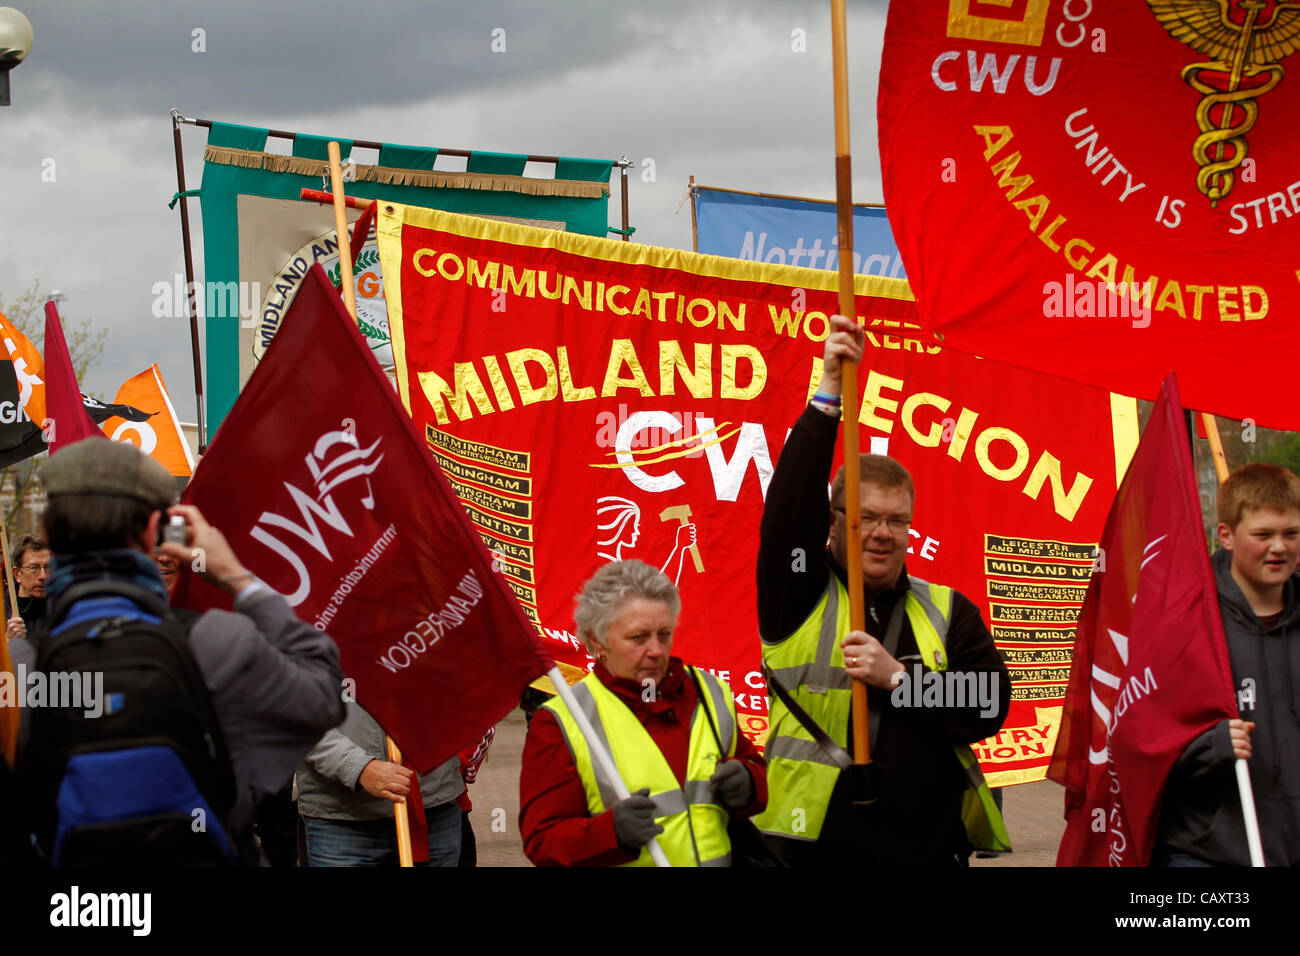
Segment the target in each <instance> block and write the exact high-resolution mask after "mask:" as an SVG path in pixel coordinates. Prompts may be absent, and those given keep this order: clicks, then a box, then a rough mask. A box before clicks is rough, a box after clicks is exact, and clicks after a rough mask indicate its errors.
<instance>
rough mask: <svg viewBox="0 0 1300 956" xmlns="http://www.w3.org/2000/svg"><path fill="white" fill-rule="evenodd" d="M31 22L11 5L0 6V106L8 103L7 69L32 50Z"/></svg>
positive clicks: (11, 67)
mask: <svg viewBox="0 0 1300 956" xmlns="http://www.w3.org/2000/svg"><path fill="white" fill-rule="evenodd" d="M32 39H33V37H32V24H31V21H29V20H28V19H27V18H26V17H25V16H23V15H22V14H21V13H20V12H19V11H17V10H15V9H14V8H13V7H0V106H8V105H9V71H10V70H12V69H13V68H14V67H16V66H17V65H18V64H19V63H21V62H23V60H24V59H26V57H27V54H28V53H31V52H32Z"/></svg>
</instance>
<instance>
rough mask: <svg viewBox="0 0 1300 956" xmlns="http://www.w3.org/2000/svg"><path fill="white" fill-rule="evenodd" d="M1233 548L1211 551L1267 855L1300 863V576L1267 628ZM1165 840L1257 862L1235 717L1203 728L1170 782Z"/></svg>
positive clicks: (1223, 858) (1210, 857) (1207, 854)
mask: <svg viewBox="0 0 1300 956" xmlns="http://www.w3.org/2000/svg"><path fill="white" fill-rule="evenodd" d="M1231 562H1232V553H1231V552H1230V551H1227V550H1220V551H1217V552H1216V553H1215V554H1214V555H1213V556H1212V557H1211V563H1212V565H1213V567H1214V574H1215V578H1216V581H1217V583H1218V590H1219V608H1220V612H1221V613H1222V616H1223V630H1224V633H1225V634H1226V635H1227V639H1228V656H1229V658H1230V659H1231V661H1232V678H1233V682H1234V683H1235V685H1236V688H1235V689H1236V692H1237V697H1238V706H1239V708H1240V710H1241V717H1242V719H1243V720H1246V721H1254V722H1255V730H1254V731H1253V732H1252V733H1251V735H1250V743H1251V757H1250V760H1249V761H1248V764H1247V765H1248V766H1249V768H1250V782H1251V787H1252V788H1253V789H1254V792H1255V808H1256V812H1257V814H1258V817H1259V831H1260V838H1261V840H1262V842H1263V847H1264V862H1265V863H1267V864H1268V865H1269V866H1297V865H1300V695H1298V694H1297V691H1300V577H1297V576H1293V577H1292V578H1291V580H1289V581H1288V582H1287V583H1286V585H1285V589H1284V592H1283V611H1282V616H1281V617H1280V618H1278V620H1277V623H1276V624H1274V625H1273V626H1272V627H1271V628H1269V629H1268V630H1267V631H1265V630H1264V629H1263V627H1262V626H1261V624H1260V621H1259V618H1257V617H1256V616H1255V613H1254V611H1252V610H1251V607H1250V604H1249V603H1248V602H1247V601H1246V596H1245V595H1244V594H1243V593H1242V591H1241V588H1240V587H1239V586H1238V585H1237V582H1236V581H1235V580H1234V579H1233V577H1232V572H1231V566H1232V564H1231ZM1156 848H1157V850H1158V851H1159V850H1161V849H1163V850H1165V851H1173V852H1180V853H1189V854H1191V855H1192V856H1194V857H1197V858H1199V859H1202V860H1205V861H1206V862H1209V863H1216V864H1220V865H1224V866H1249V865H1250V854H1249V851H1248V849H1247V846H1246V827H1245V823H1244V820H1243V818H1242V813H1241V799H1240V797H1239V796H1238V791H1237V778H1236V771H1235V770H1234V759H1233V755H1232V743H1231V740H1230V739H1229V736H1228V722H1227V721H1226V720H1223V721H1220V722H1219V723H1217V724H1215V725H1214V726H1213V727H1211V728H1210V729H1209V730H1207V731H1206V732H1205V733H1203V734H1201V736H1199V737H1197V738H1196V739H1195V740H1194V741H1192V743H1191V744H1190V745H1189V746H1188V747H1187V749H1186V750H1185V751H1184V752H1183V755H1182V757H1180V758H1179V760H1178V763H1177V764H1175V766H1174V769H1173V772H1172V773H1171V774H1170V776H1169V780H1168V783H1167V784H1166V789H1165V797H1164V804H1163V808H1162V811H1161V819H1160V829H1159V832H1158V835H1157V838H1156Z"/></svg>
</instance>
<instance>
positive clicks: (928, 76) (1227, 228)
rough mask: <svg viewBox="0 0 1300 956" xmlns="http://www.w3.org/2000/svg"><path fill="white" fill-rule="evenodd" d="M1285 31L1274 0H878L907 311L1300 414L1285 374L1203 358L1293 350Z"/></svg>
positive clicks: (1207, 405)
mask: <svg viewBox="0 0 1300 956" xmlns="http://www.w3.org/2000/svg"><path fill="white" fill-rule="evenodd" d="M1298 49H1300V10H1297V8H1296V7H1295V5H1294V4H1291V3H1280V2H1277V0H1258V2H1253V0H1252V2H1242V0H1219V2H1218V3H1215V2H1213V0H1211V2H1204V3H1203V2H1183V0H1147V2H1142V0H1122V2H1120V0H1115V2H1110V3H1095V4H1094V3H1074V2H1063V0H1016V2H1009V0H912V2H908V3H894V4H891V5H890V9H889V19H888V22H887V25H886V30H885V44H884V56H883V60H882V63H881V75H880V93H879V129H880V156H881V166H882V171H883V176H884V193H885V204H886V206H887V207H888V208H889V213H890V223H891V224H892V225H893V229H894V236H895V238H896V239H897V241H898V246H899V250H900V251H901V252H902V255H903V261H904V263H905V264H906V266H907V274H908V278H909V280H910V281H911V283H912V287H913V289H914V290H915V292H916V297H917V302H918V306H919V310H920V320H921V324H922V325H923V326H924V327H926V328H927V329H930V330H932V331H933V332H934V333H935V334H936V336H937V337H939V338H941V340H942V341H943V342H944V343H945V344H947V345H949V346H951V347H952V348H957V349H962V350H964V351H968V352H972V353H974V354H977V355H984V356H988V357H991V358H997V359H1000V360H1003V361H1007V362H1012V363H1014V364H1016V365H1020V366H1022V367H1024V368H1030V369H1036V370H1038V371H1042V372H1047V373H1049V374H1054V375H1061V376H1065V377H1067V378H1072V379H1074V380H1076V381H1082V382H1088V383H1091V384H1094V385H1099V386H1101V387H1103V388H1109V389H1113V390H1114V391H1117V392H1122V393H1123V394H1126V395H1136V396H1138V397H1140V398H1148V399H1153V398H1155V396H1156V391H1157V386H1158V384H1159V375H1160V374H1163V373H1164V372H1165V371H1166V370H1168V369H1169V368H1173V369H1174V370H1175V371H1176V372H1177V373H1178V379H1179V382H1180V383H1181V384H1182V387H1183V394H1184V398H1185V400H1186V402H1187V404H1188V405H1189V406H1190V407H1192V408H1196V409H1201V410H1204V411H1211V412H1215V413H1218V414H1223V415H1227V416H1230V417H1233V418H1237V419H1242V418H1252V419H1253V420H1254V421H1256V422H1257V423H1258V424H1261V425H1267V426H1271V427H1274V428H1284V429H1300V405H1297V403H1296V402H1295V401H1294V396H1293V387H1292V385H1291V382H1290V380H1289V379H1288V378H1287V377H1286V376H1278V375H1253V376H1252V375H1239V374H1225V365H1224V363H1225V359H1229V358H1231V357H1238V358H1240V359H1241V360H1242V366H1241V367H1242V368H1245V367H1246V365H1245V361H1244V360H1245V358H1246V356H1247V355H1250V356H1269V355H1292V354H1295V353H1296V352H1297V351H1300V333H1298V332H1297V328H1298V327H1297V325H1296V322H1295V317H1296V315H1297V313H1300V284H1298V283H1297V275H1300V257H1298V256H1297V253H1296V250H1297V249H1300V165H1298V164H1297V161H1296V157H1297V155H1300V125H1297V123H1296V121H1295V119H1296V116H1297V115H1300V83H1298V82H1297V81H1296V80H1295V78H1294V77H1291V76H1287V70H1288V69H1289V70H1290V71H1291V72H1294V71H1295V70H1296V68H1297V67H1300V58H1297V57H1296V56H1295V54H1296V51H1297V50H1298ZM936 237H944V238H943V240H942V241H936ZM1152 356H1159V357H1160V368H1159V369H1152V368H1151V359H1152Z"/></svg>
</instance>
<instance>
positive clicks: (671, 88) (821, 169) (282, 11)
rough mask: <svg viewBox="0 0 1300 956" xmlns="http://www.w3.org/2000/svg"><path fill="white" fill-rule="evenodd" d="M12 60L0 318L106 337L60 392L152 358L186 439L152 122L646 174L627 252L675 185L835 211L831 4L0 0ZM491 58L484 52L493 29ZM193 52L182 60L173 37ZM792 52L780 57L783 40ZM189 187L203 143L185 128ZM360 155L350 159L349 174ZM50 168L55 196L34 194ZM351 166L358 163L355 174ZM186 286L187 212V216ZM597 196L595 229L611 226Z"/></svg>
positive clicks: (873, 6)
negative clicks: (15, 34)
mask: <svg viewBox="0 0 1300 956" xmlns="http://www.w3.org/2000/svg"><path fill="white" fill-rule="evenodd" d="M6 2H8V3H10V4H11V5H16V6H17V8H18V9H20V10H21V11H22V12H23V13H24V14H26V15H27V17H28V19H29V20H31V22H32V26H33V29H34V31H35V35H36V41H35V46H34V48H33V50H32V53H31V55H30V56H29V57H28V59H27V61H26V62H24V63H23V64H21V65H20V66H19V67H18V68H17V69H15V70H14V71H13V73H12V74H11V78H12V85H13V105H12V106H10V107H7V108H4V109H3V110H0V298H4V299H12V298H14V297H16V296H17V295H19V294H21V293H22V292H24V291H26V290H27V289H29V288H30V287H31V284H32V282H33V280H35V279H39V280H40V282H41V286H42V289H43V290H44V291H45V292H48V291H50V290H52V289H58V290H59V291H61V292H63V293H64V294H65V295H66V296H67V299H66V301H65V302H64V303H63V306H62V311H63V313H64V315H65V317H66V319H67V321H68V322H69V323H75V322H77V321H78V320H80V319H86V318H89V319H91V320H93V321H94V323H95V324H96V326H98V327H102V328H104V329H106V330H107V331H108V340H107V345H106V348H105V351H104V355H103V357H102V360H101V361H100V363H99V364H98V366H97V367H95V368H94V369H93V370H92V371H91V372H90V374H89V375H88V376H87V377H86V381H85V382H83V383H82V387H83V388H84V389H85V390H86V391H90V392H93V393H95V394H97V395H99V396H101V397H103V398H111V397H112V395H113V394H114V393H115V392H116V390H117V387H118V385H120V384H121V382H122V381H123V380H125V379H126V378H128V377H130V376H131V375H134V374H135V373H137V372H140V371H142V370H143V369H145V368H147V367H148V366H149V364H150V363H151V362H155V361H156V362H158V363H159V365H160V366H161V368H162V370H163V376H164V378H165V379H166V381H167V383H168V385H169V387H170V389H171V392H172V397H173V400H174V401H175V403H176V407H177V412H178V413H179V414H180V415H181V417H182V418H184V419H185V420H187V421H193V420H194V417H195V408H194V384H193V372H192V363H191V360H190V344H189V330H188V325H187V324H186V323H185V322H184V320H182V319H156V318H153V317H152V315H151V312H150V304H151V302H152V299H153V294H152V292H151V289H152V288H153V285H154V283H156V282H159V281H168V282H170V281H171V280H172V277H173V276H174V275H176V274H177V273H178V272H181V273H183V271H184V267H183V258H182V253H181V237H180V219H179V213H178V211H177V210H169V209H168V208H167V203H168V201H169V200H170V199H171V197H172V194H173V193H174V192H175V190H176V172H175V160H174V154H173V148H172V137H171V123H170V119H169V115H168V110H169V109H170V108H171V107H172V106H176V107H179V108H180V110H181V112H182V113H183V114H184V115H186V116H192V117H203V118H206V119H217V120H224V121H227V122H234V123H243V124H247V125H251V126H267V127H274V128H278V129H289V130H294V131H296V132H304V133H315V134H321V135H332V136H342V137H351V138H353V139H370V140H379V141H387V142H397V143H409V144H412V145H426V146H441V147H455V148H465V149H487V150H496V151H501V152H516V153H535V154H543V155H547V154H560V155H569V156H591V157H600V158H617V157H619V156H622V155H627V156H628V157H630V158H631V159H633V160H635V161H636V162H637V163H638V164H640V163H641V161H642V160H644V159H645V158H647V157H649V158H653V159H654V160H655V172H656V181H655V182H653V183H643V182H641V181H640V177H639V175H633V176H632V177H631V178H632V187H631V190H630V203H631V218H632V223H633V225H635V226H636V227H637V233H636V238H637V239H638V240H640V241H642V242H646V243H651V244H654V245H661V246H671V247H678V248H690V244H691V220H690V209H689V207H688V206H686V205H683V206H682V208H681V210H680V211H675V210H676V207H677V204H678V202H679V201H680V200H681V198H682V196H683V193H684V190H685V188H686V183H687V178H688V177H689V176H691V175H694V176H695V178H696V182H699V183H704V184H707V185H714V186H726V187H730V188H736V189H750V190H757V191H762V192H775V193H788V194H792V195H806V196H813V197H819V198H828V199H829V198H833V196H834V142H835V141H834V118H833V112H832V108H831V72H830V16H829V7H830V4H829V3H826V2H794V0H787V2H776V0H743V2H742V0H714V2H707V0H685V2H682V0H654V2H649V3H643V2H636V3H633V2H624V0H614V2H609V3H597V2H591V0H529V2H523V0H519V2H506V0H474V2H472V3H471V2H464V0H455V2H452V0H372V2H369V3H367V4H364V5H363V4H357V3H342V2H336V0H313V2H310V3H309V2H304V0H261V2H258V3H250V2H244V0H227V2H222V3H217V2H212V0H209V2H202V3H200V2H190V0H181V2H174V0H167V2H153V3H149V2H140V0H114V2H112V3H107V2H93V3H92V2H79V0H16V2H15V0H6ZM885 7H886V3H885V0H850V2H849V45H850V46H849V64H850V77H851V93H850V100H851V105H852V111H853V112H852V131H853V160H854V174H855V175H854V197H853V198H854V199H855V200H856V201H874V202H878V201H880V200H881V198H882V197H881V189H880V161H879V155H878V152H877V145H876V122H875V102H876V77H877V74H878V72H879V66H880V45H881V37H882V35H883V32H884V16H885ZM497 28H500V29H503V30H505V42H506V51H505V52H504V53H493V52H492V50H491V44H492V31H493V30H494V29H497ZM196 29H202V30H203V31H204V36H203V39H204V43H205V45H206V51H205V52H194V50H193V49H192V48H193V46H194V31H195V30H196ZM796 30H803V31H805V33H806V45H807V51H806V52H802V53H800V52H795V51H794V49H792V47H793V46H794V45H796V44H795V34H794V31H796ZM183 137H184V141H185V169H186V176H187V179H188V183H187V185H189V186H190V187H191V188H194V187H197V186H198V185H199V180H200V177H201V175H202V166H203V161H202V156H203V147H204V144H205V142H206V131H205V130H203V129H200V128H196V127H192V126H187V127H184V130H183ZM363 155H365V156H370V155H373V154H368V153H367V154H363ZM48 159H53V160H54V166H53V169H54V174H55V181H54V182H53V183H45V182H42V179H41V174H42V170H43V169H46V168H48V166H47V165H46V164H45V161H46V160H48ZM363 161H369V160H364V159H363ZM190 210H191V221H192V223H193V234H194V241H195V245H196V257H195V268H196V270H197V272H198V278H199V279H200V280H202V261H203V260H202V255H201V248H202V246H201V239H202V236H201V228H202V225H201V214H200V211H199V204H198V202H197V200H192V201H191V203H190ZM618 216H619V209H618V193H617V190H615V191H614V194H613V196H612V197H611V202H610V221H611V224H613V225H618Z"/></svg>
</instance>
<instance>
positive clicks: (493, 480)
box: [425, 426, 541, 631]
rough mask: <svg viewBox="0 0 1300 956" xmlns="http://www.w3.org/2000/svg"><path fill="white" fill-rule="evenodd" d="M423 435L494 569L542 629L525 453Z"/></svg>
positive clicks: (433, 433)
mask: <svg viewBox="0 0 1300 956" xmlns="http://www.w3.org/2000/svg"><path fill="white" fill-rule="evenodd" d="M425 437H426V439H427V440H428V442H429V450H430V451H431V452H433V457H434V458H435V459H436V460H437V462H438V465H439V466H440V467H441V468H442V473H443V474H444V475H446V476H447V480H448V481H449V482H451V487H452V490H454V491H455V492H456V494H457V495H458V496H459V497H460V500H461V504H463V505H464V506H465V511H466V512H467V513H468V514H469V520H470V521H472V522H474V525H475V527H476V528H478V532H479V535H480V536H481V537H482V538H483V543H484V544H485V545H487V549H488V550H489V551H490V552H492V556H493V558H494V565H495V568H496V569H497V570H499V571H500V572H501V574H502V576H503V577H504V579H505V582H506V584H508V585H509V586H510V590H512V591H514V593H515V597H517V598H518V599H519V603H520V604H521V605H522V606H523V609H524V614H526V615H527V616H528V619H529V620H530V621H532V622H533V624H534V625H535V626H536V627H537V628H538V630H539V631H540V630H541V618H540V617H539V616H538V613H537V576H536V564H535V562H534V559H533V544H532V542H533V480H532V477H531V469H530V461H531V457H530V455H529V453H528V452H526V451H510V450H508V449H505V448H497V447H496V446H495V445H485V444H483V443H482V442H474V441H466V440H465V439H463V438H457V437H456V436H455V435H448V434H447V433H446V432H441V431H438V430H437V429H435V428H432V427H427V426H426V429H425Z"/></svg>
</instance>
